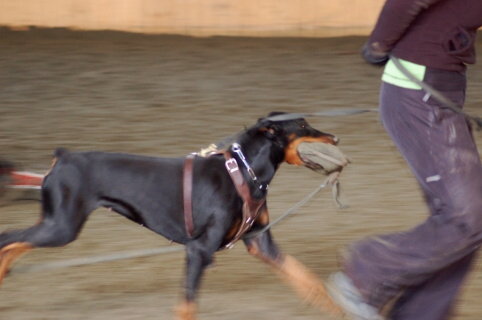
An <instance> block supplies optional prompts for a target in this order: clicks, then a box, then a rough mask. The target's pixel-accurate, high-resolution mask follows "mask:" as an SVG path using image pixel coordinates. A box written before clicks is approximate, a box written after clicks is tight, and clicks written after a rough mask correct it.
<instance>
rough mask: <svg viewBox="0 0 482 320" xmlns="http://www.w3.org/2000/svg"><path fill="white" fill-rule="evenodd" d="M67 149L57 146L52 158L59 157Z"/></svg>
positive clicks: (66, 151)
mask: <svg viewBox="0 0 482 320" xmlns="http://www.w3.org/2000/svg"><path fill="white" fill-rule="evenodd" d="M68 152H69V151H68V150H67V149H65V148H57V149H55V151H54V158H60V157H62V156H63V155H64V154H66V153H68Z"/></svg>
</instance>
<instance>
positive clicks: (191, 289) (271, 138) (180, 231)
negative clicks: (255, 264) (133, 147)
mask: <svg viewBox="0 0 482 320" xmlns="http://www.w3.org/2000/svg"><path fill="white" fill-rule="evenodd" d="M271 115H273V114H271ZM235 140H236V141H235V142H234V143H233V144H230V146H229V147H228V148H227V149H226V150H225V151H224V152H219V153H216V154H213V155H210V156H208V157H188V158H184V157H182V158H157V157H146V156H139V155H129V154H116V153H103V152H81V153H74V152H68V151H66V150H65V149H58V150H57V151H56V152H55V159H54V165H53V166H52V168H51V170H50V172H49V173H48V174H47V175H46V176H45V178H44V180H43V185H42V217H41V220H40V221H39V223H38V224H36V225H34V226H32V227H30V228H27V229H24V230H18V231H11V232H5V233H3V234H1V235H0V282H1V281H2V279H3V278H4V276H5V274H6V272H7V271H8V269H9V267H10V265H11V264H12V262H13V261H14V260H15V259H16V258H18V256H19V255H21V254H22V253H23V252H25V251H27V250H29V249H31V248H38V247H56V246H63V245H66V244H68V243H69V242H71V241H74V240H75V239H76V237H77V235H78V233H79V232H80V231H81V229H82V226H83V225H84V223H85V221H86V219H87V218H88V216H89V214H90V213H91V212H92V211H93V210H94V209H96V208H98V207H100V206H103V207H107V208H110V209H112V210H113V211H115V212H118V213H119V214H121V215H123V216H125V217H127V218H129V219H131V220H133V221H135V222H137V223H139V224H141V225H143V226H145V227H146V228H148V229H150V230H152V231H154V232H156V233H158V234H160V235H162V236H164V237H166V238H167V239H170V240H172V241H174V242H177V243H180V244H184V245H185V246H186V256H187V258H186V279H185V288H184V289H185V293H184V299H183V302H182V304H181V305H180V306H179V308H178V309H177V311H178V318H180V319H194V318H195V305H194V300H195V298H196V293H197V291H198V289H199V284H200V279H201V277H202V275H203V272H204V270H205V268H206V267H207V266H208V265H209V264H210V263H211V262H212V259H213V255H214V253H215V252H216V251H218V250H220V249H223V248H225V247H226V246H229V245H230V244H231V243H232V242H233V241H236V240H237V239H239V238H240V237H241V236H242V235H243V233H244V232H246V231H248V230H256V229H260V228H263V227H264V226H266V225H267V224H268V222H269V217H268V211H267V205H266V201H265V200H266V196H267V188H268V185H269V183H270V182H271V180H272V179H273V176H274V174H275V172H276V170H277V169H278V167H279V165H280V164H281V163H282V162H283V161H286V162H288V163H291V164H296V165H305V166H308V167H312V166H313V165H314V164H312V163H308V162H305V161H306V160H303V159H301V158H300V156H299V155H298V153H297V145H298V144H299V143H301V142H306V141H312V142H323V143H328V144H333V145H334V144H336V143H337V138H336V137H334V136H332V135H330V134H327V133H323V132H320V131H318V130H316V129H314V128H312V127H310V125H309V124H308V123H307V122H306V121H305V120H304V119H295V120H286V121H271V120H270V119H269V117H268V118H263V119H260V120H259V121H258V122H257V123H256V124H255V125H254V126H252V127H250V128H248V129H246V130H245V131H243V132H242V133H241V134H239V135H238V136H237V137H236V139H235ZM243 241H244V242H245V245H246V246H247V248H248V251H249V253H250V254H252V255H254V256H256V257H258V258H260V259H261V260H263V261H264V262H266V263H268V264H269V265H271V266H272V267H273V268H274V269H275V270H277V271H278V273H279V274H281V275H282V277H283V278H285V279H286V280H287V281H288V283H290V284H291V285H292V286H293V287H294V289H295V290H296V291H298V293H299V294H301V295H302V296H303V297H304V298H305V299H306V300H308V301H309V302H311V303H313V304H316V305H321V306H322V305H323V304H327V303H328V304H329V302H328V301H327V300H325V299H327V298H326V297H325V291H324V288H323V285H322V284H321V282H320V281H318V279H317V277H316V276H315V275H314V274H312V273H311V272H309V271H308V270H307V269H306V268H305V267H304V266H303V265H302V264H301V263H299V262H297V261H296V260H295V259H294V258H292V257H291V256H289V255H285V254H282V253H281V251H280V250H279V248H278V247H277V246H276V245H275V243H274V242H273V240H272V238H271V234H270V231H269V230H268V231H265V232H263V233H261V234H259V235H256V236H254V237H249V238H248V237H247V238H244V239H243Z"/></svg>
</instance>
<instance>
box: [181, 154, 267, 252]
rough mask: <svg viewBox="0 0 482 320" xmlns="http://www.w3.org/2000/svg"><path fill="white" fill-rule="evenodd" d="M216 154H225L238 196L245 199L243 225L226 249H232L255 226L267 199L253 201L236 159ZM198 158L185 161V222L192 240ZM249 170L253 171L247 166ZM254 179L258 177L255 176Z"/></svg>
mask: <svg viewBox="0 0 482 320" xmlns="http://www.w3.org/2000/svg"><path fill="white" fill-rule="evenodd" d="M214 154H223V155H224V158H225V160H226V162H225V166H226V170H227V171H228V173H229V176H230V177H231V179H232V181H233V183H234V186H235V187H236V191H237V192H238V195H239V196H240V197H241V199H243V217H242V220H241V225H240V226H239V229H238V231H237V232H236V234H235V236H234V237H233V238H232V239H231V240H229V243H228V244H226V245H225V246H224V247H225V248H230V247H231V246H232V245H233V244H234V243H235V242H236V241H238V240H239V239H240V238H241V237H242V236H243V235H244V234H245V233H246V231H248V230H249V229H250V228H251V226H252V225H253V223H254V221H255V220H256V219H257V218H258V216H259V215H260V214H261V208H262V207H263V205H264V204H265V202H266V198H263V199H260V200H257V199H253V197H252V195H251V192H250V190H249V185H248V182H247V181H246V179H245V178H244V176H243V174H242V172H241V170H240V168H239V165H238V162H237V161H236V159H235V158H233V157H232V156H231V154H230V153H229V152H227V151H219V152H216V153H214ZM195 157H196V154H190V155H188V156H187V157H186V158H185V161H184V172H183V199H184V200H183V201H184V221H185V225H186V231H187V235H188V236H189V237H190V238H192V236H193V231H194V223H193V217H192V183H193V160H194V158H195ZM242 160H243V162H245V160H244V158H242ZM247 167H248V169H251V168H250V167H249V166H247ZM248 172H249V173H250V176H251V178H253V175H254V173H251V172H252V170H248ZM254 179H256V177H255V176H254Z"/></svg>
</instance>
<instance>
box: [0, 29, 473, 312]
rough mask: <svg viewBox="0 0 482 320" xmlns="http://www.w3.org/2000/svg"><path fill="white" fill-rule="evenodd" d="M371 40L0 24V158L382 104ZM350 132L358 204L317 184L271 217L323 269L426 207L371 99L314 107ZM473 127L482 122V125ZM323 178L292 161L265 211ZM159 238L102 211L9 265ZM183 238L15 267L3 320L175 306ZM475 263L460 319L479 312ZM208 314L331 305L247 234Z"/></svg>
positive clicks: (29, 211) (32, 204) (319, 122)
mask: <svg viewBox="0 0 482 320" xmlns="http://www.w3.org/2000/svg"><path fill="white" fill-rule="evenodd" d="M364 40H365V39H363V38H356V37H347V38H337V39H249V38H219V37H215V38H207V39H195V38H189V37H178V36H140V35H131V34H122V33H110V32H99V33H85V32H69V31H65V30H50V31H45V30H33V31H30V32H10V31H7V30H0V43H1V46H0V70H1V72H0V87H1V89H0V145H1V146H2V148H1V151H0V157H3V158H9V159H12V160H15V161H17V162H18V163H20V164H22V166H23V168H25V169H28V170H33V171H38V172H43V171H44V170H46V169H47V168H48V167H49V165H50V162H51V155H52V152H53V150H54V149H55V148H56V147H59V146H63V147H67V148H70V149H72V150H104V151H120V152H129V153H139V154H147V155H164V156H182V155H186V154H187V153H189V152H192V151H197V150H199V149H200V148H201V147H204V146H206V145H208V144H210V143H211V142H215V141H218V140H220V139H221V138H223V137H225V136H227V135H230V134H232V133H234V132H237V131H239V130H241V129H242V128H243V126H245V125H250V124H252V123H254V122H255V121H256V120H257V119H258V118H259V117H262V116H265V115H266V114H267V113H269V112H270V111H274V110H278V111H290V112H316V111H322V110H332V109H338V108H360V109H365V108H376V107H377V99H378V97H377V96H378V87H379V82H380V80H379V79H380V75H381V69H377V68H374V67H371V66H368V65H367V64H365V63H364V62H363V61H362V60H361V58H360V57H359V55H358V51H359V49H360V47H361V45H362V44H363V42H364ZM480 46H481V45H479V52H482V50H481V49H482V48H480ZM469 77H470V82H469V88H468V102H467V105H466V107H467V109H468V110H469V111H471V112H472V113H479V114H481V113H482V112H481V108H480V106H481V105H482V94H481V92H482V69H481V68H480V67H472V68H471V69H470V72H469ZM310 123H311V124H312V126H314V127H316V128H318V129H320V130H323V131H326V132H330V133H333V134H336V135H337V136H338V137H339V138H340V139H341V144H340V147H341V148H342V150H343V151H344V152H345V153H346V154H347V155H348V156H349V157H350V158H351V159H352V162H353V163H352V164H351V165H350V166H349V167H348V168H347V169H346V170H345V171H344V172H343V174H342V176H341V182H342V187H343V189H344V192H345V196H346V198H347V200H348V203H349V205H350V207H349V208H348V209H345V210H337V209H336V208H335V206H334V204H333V202H332V200H331V195H330V192H329V191H328V190H323V191H322V192H321V193H320V194H319V195H318V196H317V197H316V198H315V199H314V200H312V201H311V202H309V203H308V205H306V206H304V207H303V208H302V209H301V210H299V211H298V213H297V214H296V215H294V216H292V217H291V218H289V219H288V220H285V221H284V222H283V223H282V224H280V225H278V226H276V227H275V229H274V230H273V234H274V237H275V239H276V241H277V242H278V243H279V244H280V245H281V247H282V248H283V249H284V251H285V252H287V253H290V254H292V255H293V256H295V257H296V258H298V259H299V260H301V261H302V262H303V263H305V264H306V265H307V266H308V267H310V268H311V269H313V270H314V271H315V272H316V273H317V274H318V275H319V276H320V277H326V276H327V275H328V274H329V273H330V272H332V271H334V270H336V268H337V258H336V257H337V252H338V251H339V250H340V249H343V248H344V247H345V246H346V245H347V244H348V243H349V242H350V241H353V240H355V239H359V238H361V237H364V236H367V235H371V234H376V233H385V232H392V231H395V230H403V229H407V228H410V227H411V226H414V225H415V224H417V223H418V222H420V221H422V220H423V219H424V218H425V217H426V214H427V210H426V208H425V206H424V204H423V201H422V199H421V197H420V193H419V190H418V188H417V185H416V183H415V181H414V179H413V178H412V176H411V174H410V172H409V170H408V168H407V166H406V165H405V164H404V162H403V160H402V159H401V157H400V156H399V154H398V152H397V151H396V149H395V148H394V146H393V145H392V143H391V141H390V140H389V138H388V136H387V135H386V133H385V131H384V129H383V127H382V126H381V125H380V123H379V121H378V119H377V114H376V113H367V114H361V115H354V116H346V117H330V118H329V117H325V118H312V119H310ZM476 138H477V139H478V140H479V144H480V141H482V139H481V134H480V133H476ZM322 181H323V177H322V176H320V175H318V174H315V173H313V172H311V171H309V170H307V169H305V168H297V167H292V166H288V165H283V166H282V167H281V169H280V171H279V173H278V175H277V176H276V178H275V181H274V183H273V184H272V185H271V186H270V195H269V206H270V211H271V216H272V219H274V218H276V217H278V216H280V215H281V214H283V213H284V212H285V211H286V210H287V209H288V208H290V207H291V206H293V205H294V204H295V203H296V202H298V201H299V200H301V199H303V198H304V197H305V196H306V195H308V194H309V193H310V192H311V191H313V190H314V189H315V188H316V187H317V186H318V185H319V184H320V183H321V182H322ZM39 210H40V208H39V203H38V202H36V201H12V202H9V203H7V204H4V205H3V206H2V207H0V215H1V216H0V217H1V218H0V231H3V230H7V229H12V228H20V227H26V226H29V225H31V224H33V223H35V222H36V221H37V218H38V214H39ZM168 245H169V243H168V241H167V240H165V239H164V238H161V237H159V236H157V235H156V234H153V233H151V232H149V231H148V230H145V229H143V228H141V227H139V226H137V225H135V224H133V223H131V222H130V221H128V220H126V219H124V218H122V217H120V216H117V215H116V214H113V213H110V212H108V211H107V210H105V209H99V210H97V211H95V212H94V213H93V214H92V216H91V218H90V220H89V221H88V223H87V225H86V226H85V228H84V230H83V232H82V233H81V235H80V237H79V239H78V241H76V242H74V243H72V244H71V245H68V246H66V247H63V248H56V249H41V250H34V251H33V252H31V253H29V254H27V255H26V256H25V257H24V258H23V259H21V260H20V261H19V262H18V263H17V264H16V265H15V266H16V267H17V268H19V269H20V268H22V267H25V266H28V265H31V264H37V263H44V262H51V261H56V260H64V259H73V258H78V257H84V256H91V255H101V254H109V253H112V252H119V251H127V250H137V249H144V248H153V247H165V246H168ZM183 263H184V254H183V252H177V253H170V254H165V255H159V256H153V257H148V258H138V259H128V260H121V261H114V262H106V263H99V264H94V265H89V266H82V267H73V268H66V269H60V270H55V271H49V272H37V273H23V274H22V273H17V274H15V272H13V273H12V274H11V275H10V276H8V277H7V278H6V279H5V281H4V283H3V285H2V288H1V290H0V319H15V320H24V319H28V320H31V319H35V320H40V319H49V320H51V319H62V320H63V319H91V320H97V319H98V320H101V319H119V320H127V319H171V318H172V313H171V312H172V309H173V307H174V305H175V304H176V303H177V302H178V301H179V297H180V294H181V289H180V288H181V284H182V281H183ZM480 269H481V264H480V261H479V263H478V264H477V265H476V267H475V271H474V272H473V273H472V274H471V276H470V278H469V279H468V280H467V284H466V286H465V287H464V290H463V293H462V295H461V297H460V301H459V304H458V308H457V316H456V317H455V318H456V319H463V320H478V319H480V317H481V314H482V305H481V303H480V298H481V297H482V272H481V270H480ZM199 318H200V319H205V320H208V319H210V320H215V319H216V320H217V319H230V320H241V319H243V320H245V319H290V320H295V319H296V320H311V319H313V320H314V319H317V320H319V319H330V317H329V316H326V315H323V314H321V313H320V312H319V311H318V310H316V309H313V308H310V307H308V306H306V305H305V304H304V303H303V302H302V301H300V300H299V299H298V297H297V296H296V294H295V293H293V292H292V291H291V290H290V289H289V288H288V287H286V286H285V285H284V284H283V283H282V282H280V281H279V280H278V278H277V276H275V275H274V274H272V273H271V271H270V269H269V268H268V267H267V266H265V265H264V264H262V263H261V262H259V261H257V260H255V259H253V258H251V257H250V256H249V255H248V254H247V253H246V250H245V248H244V246H243V245H242V244H241V243H238V244H237V245H236V246H235V247H234V248H233V249H232V250H228V251H224V252H221V253H219V254H218V255H217V256H216V267H215V268H213V269H210V270H209V271H208V272H207V274H206V277H205V278H204V282H203V285H202V291H201V293H200V298H199Z"/></svg>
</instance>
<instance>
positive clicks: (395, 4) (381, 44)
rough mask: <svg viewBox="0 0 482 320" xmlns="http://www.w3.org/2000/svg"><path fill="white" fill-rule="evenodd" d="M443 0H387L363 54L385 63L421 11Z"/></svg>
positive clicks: (373, 60) (369, 60) (367, 57)
mask: <svg viewBox="0 0 482 320" xmlns="http://www.w3.org/2000/svg"><path fill="white" fill-rule="evenodd" d="M439 1H441V0H387V1H386V2H385V5H384V6H383V8H382V11H381V12H380V16H379V17H378V20H377V23H376V24H375V28H374V29H373V31H372V33H371V35H370V38H369V40H368V42H367V44H366V45H365V46H364V47H363V50H362V55H363V57H364V58H365V60H367V61H368V62H370V63H372V64H376V65H383V64H385V63H386V61H387V60H388V54H389V53H390V51H391V50H392V48H393V47H394V45H395V44H396V43H397V41H398V40H399V39H400V38H401V37H402V36H403V34H404V33H405V31H406V30H407V29H408V27H410V25H411V24H412V22H413V20H415V18H416V17H417V16H418V14H419V13H420V12H422V11H423V10H425V9H427V8H428V7H430V6H431V5H433V4H435V3H437V2H439Z"/></svg>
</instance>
